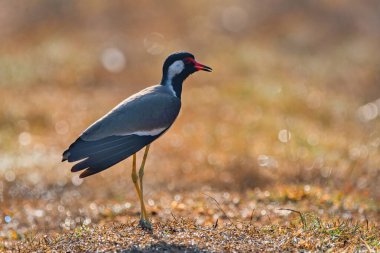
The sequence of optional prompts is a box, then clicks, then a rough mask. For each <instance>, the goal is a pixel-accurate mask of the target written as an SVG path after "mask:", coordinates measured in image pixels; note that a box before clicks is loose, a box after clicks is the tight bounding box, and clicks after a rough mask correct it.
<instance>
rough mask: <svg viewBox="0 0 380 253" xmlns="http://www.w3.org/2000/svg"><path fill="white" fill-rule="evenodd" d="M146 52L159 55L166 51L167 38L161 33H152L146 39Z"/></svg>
mask: <svg viewBox="0 0 380 253" xmlns="http://www.w3.org/2000/svg"><path fill="white" fill-rule="evenodd" d="M144 47H145V50H146V51H147V52H148V53H149V54H152V55H159V54H161V53H162V52H163V51H164V49H165V37H164V35H162V34H161V33H157V32H154V33H151V34H149V35H147V36H146V37H145V38H144Z"/></svg>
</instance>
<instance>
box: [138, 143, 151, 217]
mask: <svg viewBox="0 0 380 253" xmlns="http://www.w3.org/2000/svg"><path fill="white" fill-rule="evenodd" d="M149 146H150V145H147V146H146V148H145V152H144V156H143V160H142V162H141V166H140V170H139V178H140V194H141V200H142V201H141V203H142V204H141V208H142V209H143V210H144V211H143V213H144V220H146V221H148V220H149V218H148V213H147V211H146V209H145V204H144V191H143V177H144V167H145V162H146V158H147V157H148V152H149Z"/></svg>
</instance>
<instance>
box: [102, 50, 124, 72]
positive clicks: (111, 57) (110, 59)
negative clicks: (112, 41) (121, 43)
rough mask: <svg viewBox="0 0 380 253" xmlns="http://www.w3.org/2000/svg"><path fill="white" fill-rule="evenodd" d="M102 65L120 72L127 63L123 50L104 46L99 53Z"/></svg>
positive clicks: (111, 70) (112, 70) (109, 69)
mask: <svg viewBox="0 0 380 253" xmlns="http://www.w3.org/2000/svg"><path fill="white" fill-rule="evenodd" d="M101 62H102V65H103V67H104V68H105V69H106V70H108V71H109V72H112V73H118V72H121V71H122V70H123V69H124V68H125V65H126V63H127V61H126V58H125V56H124V54H123V52H122V51H121V50H120V49H118V48H114V47H113V48H106V49H105V50H104V51H103V52H102V55H101Z"/></svg>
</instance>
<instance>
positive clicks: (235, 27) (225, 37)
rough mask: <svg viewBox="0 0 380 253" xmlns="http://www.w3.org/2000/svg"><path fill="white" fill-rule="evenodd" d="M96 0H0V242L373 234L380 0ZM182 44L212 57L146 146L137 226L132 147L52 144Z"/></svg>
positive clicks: (276, 239) (376, 221)
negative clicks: (105, 152) (118, 153)
mask: <svg viewBox="0 0 380 253" xmlns="http://www.w3.org/2000/svg"><path fill="white" fill-rule="evenodd" d="M92 3H93V4H92V5H91V6H90V5H87V4H84V2H83V3H82V2H76V1H67V4H66V5H62V4H59V3H58V2H49V1H36V2H35V3H34V2H30V1H25V2H24V3H23V5H22V7H23V8H21V10H22V11H18V10H19V8H18V7H20V6H18V4H17V3H14V2H13V1H3V2H2V3H1V5H2V6H1V8H0V9H2V10H7V11H5V12H4V13H2V14H1V13H0V14H1V15H2V16H1V15H0V17H1V18H2V20H3V21H2V22H0V28H1V29H0V38H1V40H0V45H1V47H0V56H1V57H0V218H1V219H0V251H4V252H15V251H16V252H31V251H36V252H44V251H48V252H49V251H50V252H54V251H57V252H83V251H87V252H94V251H98V252H107V251H118V252H129V251H132V252H140V251H142V252H152V251H157V252H165V251H166V252H168V251H169V252H172V251H174V252H176V251H177V252H182V251H186V252H246V251H256V252H261V251H275V252H283V251H301V252H304V251H331V252H336V251H342V252H366V251H367V252H376V251H379V250H380V187H378V184H379V182H380V169H379V164H380V154H379V148H380V132H379V129H380V118H379V115H380V100H379V94H380V93H379V92H380V90H379V87H380V86H379V85H378V84H379V80H380V79H379V72H378V66H379V64H380V57H379V54H378V51H379V45H380V39H379V38H380V34H379V29H378V26H379V25H380V20H379V16H378V13H377V11H376V10H378V3H377V2H376V1H373V2H371V3H369V4H368V5H366V6H364V5H361V4H360V3H356V2H354V1H352V2H351V1H347V2H346V3H344V4H343V3H339V2H330V1H326V2H324V1H320V2H314V1H305V2H294V1H283V2H282V3H281V4H279V3H275V2H272V1H266V2H265V3H261V1H257V2H254V3H255V4H252V1H241V2H239V4H237V3H234V4H233V3H230V2H228V1H226V2H219V1H208V2H207V4H206V3H205V2H203V1H192V4H191V5H189V4H187V2H183V3H178V5H176V6H174V5H173V4H172V2H170V1H162V2H160V4H156V3H147V2H144V1H141V3H138V4H137V3H136V2H135V1H134V2H129V1H124V2H113V4H106V3H105V2H102V1H93V2H92ZM174 9H175V11H174ZM168 10H171V11H170V13H171V15H167V14H168ZM7 13H10V14H7ZM194 13H197V15H194ZM148 14H149V17H150V18H149V19H146V16H147V15H148ZM177 50H188V51H190V52H192V53H194V55H195V57H196V59H197V60H199V61H200V62H202V63H204V64H206V65H208V66H211V67H212V68H213V69H214V72H212V73H203V72H202V73H196V74H194V75H192V76H191V77H190V78H189V79H188V80H187V81H186V82H185V85H184V90H183V98H182V103H183V105H182V109H181V114H180V116H179V118H178V120H177V121H176V122H175V124H174V125H173V126H172V128H171V129H170V130H169V131H168V132H167V133H166V134H165V135H164V136H163V137H161V138H160V139H158V140H157V141H156V142H154V143H153V144H152V147H151V150H150V154H149V157H148V161H147V165H146V170H145V177H144V190H145V200H146V203H147V209H148V212H149V215H150V217H151V219H152V223H153V230H152V231H144V230H142V229H141V228H140V227H139V226H138V220H139V212H140V210H139V205H138V199H137V197H136V194H135V192H134V188H133V184H132V181H131V177H130V175H131V163H132V161H131V160H130V159H127V160H125V161H123V162H122V163H120V164H118V165H116V166H114V167H113V168H111V169H109V170H106V171H104V172H102V173H99V174H97V175H94V176H91V177H89V178H86V179H84V180H83V179H79V177H78V174H73V173H71V172H70V168H71V164H68V163H67V162H66V163H62V162H61V154H62V152H63V151H64V150H65V149H66V148H67V147H68V145H70V144H71V143H72V142H73V141H74V140H75V138H76V137H77V136H78V135H79V134H80V133H81V132H82V131H83V130H84V129H85V128H86V127H87V126H88V125H89V124H91V123H92V122H93V121H94V120H96V119H97V118H99V117H100V116H102V115H103V114H104V113H106V112H107V111H108V110H110V109H111V108H112V107H113V106H115V105H116V104H117V103H119V102H120V101H122V100H123V99H124V98H126V97H128V96H129V95H131V94H133V93H134V92H137V91H139V90H141V89H142V88H144V87H146V86H147V85H153V84H155V83H157V82H159V80H160V78H161V65H162V62H163V61H164V59H165V57H166V55H168V54H170V53H171V52H173V51H177ZM141 155H142V154H139V159H141Z"/></svg>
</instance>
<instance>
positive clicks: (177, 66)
mask: <svg viewBox="0 0 380 253" xmlns="http://www.w3.org/2000/svg"><path fill="white" fill-rule="evenodd" d="M184 68H185V64H184V63H183V61H181V60H178V61H175V62H173V63H172V65H170V66H169V69H168V78H167V80H166V83H165V86H167V87H168V88H169V89H170V91H171V92H172V93H173V95H174V96H176V94H175V91H174V89H173V85H172V80H173V78H174V77H175V76H176V75H178V74H179V73H181V72H182V71H183V70H184Z"/></svg>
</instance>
